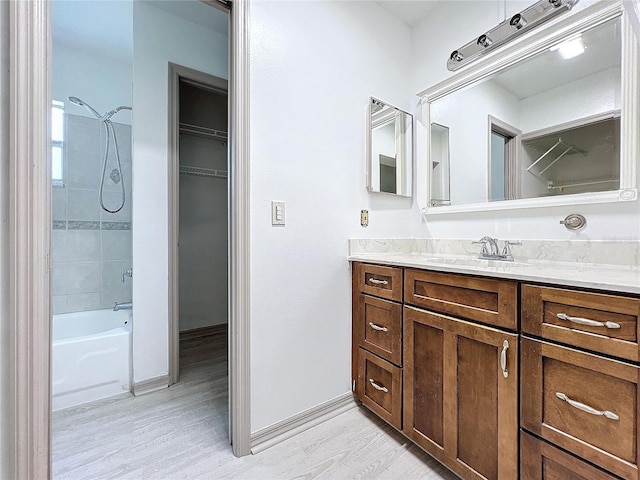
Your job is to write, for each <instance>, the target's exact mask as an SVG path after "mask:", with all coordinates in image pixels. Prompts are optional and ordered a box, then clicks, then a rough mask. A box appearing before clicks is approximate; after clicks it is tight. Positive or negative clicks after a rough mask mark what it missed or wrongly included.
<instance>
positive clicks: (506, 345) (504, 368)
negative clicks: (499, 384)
mask: <svg viewBox="0 0 640 480" xmlns="http://www.w3.org/2000/svg"><path fill="white" fill-rule="evenodd" d="M507 350H509V342H508V341H506V340H505V341H504V342H502V353H500V368H501V369H502V376H504V378H507V377H508V376H509V371H508V370H507Z"/></svg>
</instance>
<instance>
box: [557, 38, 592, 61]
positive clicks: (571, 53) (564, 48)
mask: <svg viewBox="0 0 640 480" xmlns="http://www.w3.org/2000/svg"><path fill="white" fill-rule="evenodd" d="M549 50H551V51H552V52H554V51H556V50H557V51H558V53H559V54H560V56H561V57H562V58H563V59H565V60H569V59H570V58H574V57H577V56H578V55H582V54H583V53H584V51H585V47H584V42H583V41H582V37H581V36H580V37H576V38H572V39H569V40H566V41H564V42H562V43H561V44H559V45H556V46H555V47H551V48H550V49H549Z"/></svg>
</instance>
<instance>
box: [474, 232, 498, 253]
mask: <svg viewBox="0 0 640 480" xmlns="http://www.w3.org/2000/svg"><path fill="white" fill-rule="evenodd" d="M471 243H475V244H480V245H482V248H480V256H479V258H496V257H497V256H498V239H497V238H493V237H489V236H487V235H485V236H484V237H482V238H481V239H480V240H478V241H477V242H471ZM487 247H488V248H487Z"/></svg>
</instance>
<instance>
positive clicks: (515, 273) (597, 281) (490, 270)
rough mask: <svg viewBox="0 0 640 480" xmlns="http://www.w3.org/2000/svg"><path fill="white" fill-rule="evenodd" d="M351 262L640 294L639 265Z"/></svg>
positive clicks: (450, 259)
mask: <svg viewBox="0 0 640 480" xmlns="http://www.w3.org/2000/svg"><path fill="white" fill-rule="evenodd" d="M348 259H349V261H357V262H366V263H378V264H384V265H396V266H400V267H413V268H421V269H426V270H434V271H439V272H451V273H465V274H471V275H482V276H486V277H496V278H506V279H513V280H524V281H531V282H540V283H547V284H554V285H564V286H573V287H583V288H593V289H598V290H608V291H614V292H625V293H636V294H640V268H638V266H637V265H635V264H627V265H624V264H596V263H584V262H576V261H549V260H538V259H532V260H527V261H515V262H504V261H496V260H482V259H478V258H477V257H475V256H472V255H447V254H437V253H429V252H406V251H405V252H397V251H395V252H394V251H387V252H366V251H359V252H353V251H352V253H351V254H350V255H349V257H348Z"/></svg>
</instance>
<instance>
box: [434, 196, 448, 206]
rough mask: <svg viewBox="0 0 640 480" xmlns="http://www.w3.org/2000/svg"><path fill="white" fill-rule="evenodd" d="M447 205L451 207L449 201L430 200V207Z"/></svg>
mask: <svg viewBox="0 0 640 480" xmlns="http://www.w3.org/2000/svg"><path fill="white" fill-rule="evenodd" d="M448 205H451V200H437V199H435V198H432V199H431V206H432V207H446V206H448Z"/></svg>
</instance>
